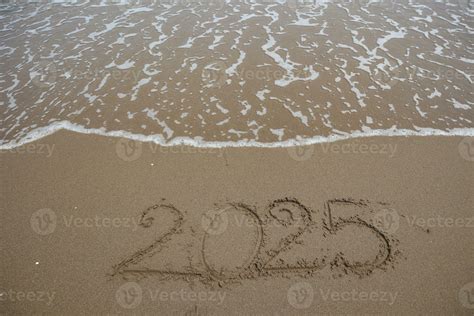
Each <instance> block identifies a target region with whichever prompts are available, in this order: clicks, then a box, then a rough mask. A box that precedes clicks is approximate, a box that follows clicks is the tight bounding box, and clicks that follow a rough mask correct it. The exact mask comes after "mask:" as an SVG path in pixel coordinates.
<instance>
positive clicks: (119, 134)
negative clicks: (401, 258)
mask: <svg viewBox="0 0 474 316" xmlns="http://www.w3.org/2000/svg"><path fill="white" fill-rule="evenodd" d="M61 131H67V132H75V133H80V134H86V135H91V134H92V135H96V136H106V137H113V138H125V139H129V140H133V141H138V142H152V143H155V144H157V145H160V146H164V147H169V146H193V147H200V148H226V147H229V148H252V147H254V148H286V147H295V146H307V145H315V144H321V143H331V142H338V141H344V140H350V139H358V138H371V137H419V136H428V137H434V136H446V137H457V136H464V137H471V136H472V137H474V127H466V128H454V129H450V130H448V131H443V130H438V129H433V128H419V129H418V130H410V129H397V128H391V129H370V128H368V129H367V131H354V132H351V133H344V132H341V133H340V134H332V135H329V136H314V137H310V138H301V139H288V140H284V141H275V142H258V141H254V140H250V141H203V140H201V138H202V137H201V136H195V137H194V139H193V138H189V137H173V138H172V139H171V141H169V140H165V139H164V138H163V136H162V135H161V134H158V135H143V134H134V133H130V132H127V131H123V130H119V131H105V130H104V129H103V128H100V129H97V128H85V127H83V126H81V125H78V124H74V123H71V122H69V121H60V122H54V123H53V124H51V125H50V126H47V127H40V128H37V129H35V130H33V131H31V132H29V133H28V135H27V136H25V137H23V138H22V139H20V140H19V141H18V142H16V141H15V142H13V143H12V142H8V143H6V144H0V150H9V149H13V148H15V147H20V146H23V145H26V144H29V143H32V142H35V141H39V140H41V139H43V138H45V137H48V136H50V135H53V134H55V133H58V132H61Z"/></svg>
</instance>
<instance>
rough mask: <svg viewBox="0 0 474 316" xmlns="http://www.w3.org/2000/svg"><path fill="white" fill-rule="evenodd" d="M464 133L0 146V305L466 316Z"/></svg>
mask: <svg viewBox="0 0 474 316" xmlns="http://www.w3.org/2000/svg"><path fill="white" fill-rule="evenodd" d="M466 141H467V139H464V140H463V139H462V138H459V137H423V138H422V137H410V138H402V137H391V138H382V137H380V138H366V139H359V140H350V141H344V142H336V143H332V144H326V145H315V146H310V147H305V148H300V149H298V151H297V150H296V149H295V148H292V149H285V148H280V149H256V148H245V149H244V148H234V149H226V150H225V151H224V150H222V149H196V148H191V147H173V148H169V147H158V146H153V145H150V144H149V143H134V144H131V143H128V142H127V141H125V140H119V139H115V138H106V137H100V136H92V135H81V134H75V133H71V132H64V131H63V132H58V133H56V134H54V135H51V136H49V137H47V138H44V139H41V140H39V141H37V142H34V143H31V144H29V145H26V146H24V147H21V148H17V149H15V150H14V152H2V154H1V155H0V159H1V178H2V186H1V189H2V194H1V204H0V205H1V212H0V214H1V221H0V222H1V226H2V227H1V238H0V240H1V249H2V260H1V271H2V273H1V279H0V285H1V288H0V290H1V291H2V295H1V296H0V312H2V313H6V314H23V313H48V314H70V313H72V314H90V313H93V314H105V313H113V314H115V313H121V314H122V313H123V314H129V313H130V314H133V313H136V314H143V313H149V314H152V313H153V314H156V313H160V314H176V315H178V314H187V315H205V314H262V315H267V314H272V315H273V314H342V313H350V314H367V313H370V314H374V313H390V314H419V313H435V314H466V315H467V314H472V313H473V309H472V308H473V307H474V306H473V305H474V304H473V301H474V283H472V282H473V281H474V272H473V265H472V263H473V261H474V260H473V259H474V248H473V247H472V241H473V240H474V230H473V226H474V223H473V211H472V205H473V204H474V203H473V196H474V194H473V193H474V192H473V180H472V179H473V178H474V177H473V175H474V172H473V170H474V169H473V168H472V167H473V162H472V161H470V160H472V156H469V155H468V152H467V151H465V146H464V144H465V142H466ZM328 146H329V147H328ZM125 150H128V151H127V152H125ZM367 150H371V151H372V153H366V151H367ZM469 307H470V308H471V309H469Z"/></svg>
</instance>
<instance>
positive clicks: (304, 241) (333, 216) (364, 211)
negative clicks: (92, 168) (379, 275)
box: [111, 197, 400, 285]
mask: <svg viewBox="0 0 474 316" xmlns="http://www.w3.org/2000/svg"><path fill="white" fill-rule="evenodd" d="M383 206H384V204H383V203H372V202H370V201H366V200H354V199H349V198H348V199H332V200H328V201H326V202H325V203H324V208H323V210H312V209H310V208H308V207H307V206H305V205H303V204H302V203H301V202H300V201H298V200H297V199H295V198H288V197H285V198H281V199H276V200H274V201H272V202H271V203H270V204H269V205H268V206H267V207H264V208H262V209H260V208H258V207H253V206H250V205H248V204H244V203H241V202H229V203H225V205H217V206H216V209H213V210H211V211H207V212H204V214H203V215H202V220H201V222H200V223H198V225H195V224H194V223H189V222H188V221H187V220H186V216H185V213H183V212H182V211H180V210H179V209H178V208H176V207H175V206H174V205H173V204H171V203H168V202H166V201H162V202H161V203H159V204H155V205H153V206H151V207H149V208H147V209H146V210H145V211H144V212H143V213H142V215H141V219H140V226H141V227H142V228H143V229H145V230H153V229H157V228H159V227H160V225H161V223H162V222H161V221H160V216H161V217H163V218H164V216H165V215H168V217H169V215H171V216H172V218H173V221H172V223H168V224H165V225H167V226H166V227H167V228H166V230H165V231H162V230H160V231H161V232H160V233H157V234H156V235H155V237H154V238H153V239H152V240H150V241H149V243H148V244H147V245H145V246H144V247H142V248H140V249H138V250H137V251H136V252H135V253H133V254H131V255H129V256H128V257H125V259H123V260H122V261H121V262H119V263H118V264H116V265H114V266H113V272H112V273H111V275H112V276H122V277H124V278H127V279H131V278H132V279H133V278H135V279H142V278H146V277H152V276H156V277H158V278H160V279H183V280H186V281H191V280H199V281H202V282H203V283H213V282H214V283H215V282H217V283H218V284H219V285H222V284H226V283H233V282H238V281H243V280H250V279H257V278H278V277H285V276H301V277H308V276H312V275H315V274H316V273H330V274H331V275H334V276H339V277H341V276H344V275H355V276H359V277H363V276H369V275H370V274H372V273H373V272H374V271H376V270H380V269H382V270H383V269H386V268H387V267H389V266H393V264H394V262H395V260H396V258H397V256H398V255H399V254H400V252H399V250H398V249H397V246H398V242H397V239H396V237H395V236H393V234H389V233H387V232H384V231H382V230H380V229H379V228H377V226H376V224H375V220H374V216H373V214H374V213H376V212H377V211H378V210H379V209H380V208H381V207H383ZM199 224H200V225H199ZM161 228H162V227H161ZM348 241H349V242H348ZM353 249H363V251H357V252H355V251H354V250H353ZM229 250H231V251H229ZM222 251H224V253H222ZM172 253H174V255H171V254H172ZM177 253H179V254H180V255H181V256H182V257H183V258H181V259H177ZM171 258H172V260H173V261H174V262H166V260H169V259H171ZM170 267H173V268H170Z"/></svg>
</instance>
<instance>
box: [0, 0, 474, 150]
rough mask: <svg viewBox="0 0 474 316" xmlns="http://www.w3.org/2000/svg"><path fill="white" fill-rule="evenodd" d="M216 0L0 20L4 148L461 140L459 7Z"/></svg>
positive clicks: (38, 10)
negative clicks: (61, 140)
mask: <svg viewBox="0 0 474 316" xmlns="http://www.w3.org/2000/svg"><path fill="white" fill-rule="evenodd" d="M216 1H217V2H218V3H221V6H218V7H215V6H213V5H215V4H214V3H213V2H211V4H209V3H207V2H206V1H201V2H199V1H194V0H191V1H189V2H186V1H181V0H176V1H174V2H177V3H176V4H172V3H173V1H161V0H153V1H152V0H144V1H138V2H134V1H132V2H131V4H130V5H113V3H111V2H109V3H108V4H107V2H106V1H102V2H99V1H97V2H87V3H82V2H81V3H79V4H69V5H68V4H67V3H66V4H54V5H39V4H36V5H35V4H30V5H24V6H21V5H20V6H13V8H12V9H11V10H12V11H7V12H3V11H0V24H2V25H3V27H2V28H0V41H1V47H0V57H2V58H1V59H0V66H1V67H2V72H1V73H0V91H1V92H2V93H1V94H0V105H1V106H3V107H4V108H5V110H4V111H2V112H0V122H1V123H2V126H1V128H0V137H1V139H0V145H2V146H5V145H13V144H15V143H18V142H21V141H22V140H25V138H26V137H27V136H28V135H29V134H31V133H32V132H33V131H35V130H37V129H38V128H43V129H50V130H56V129H57V126H54V124H55V123H58V122H61V121H67V122H69V123H70V124H69V125H66V126H63V127H68V128H69V129H70V130H75V131H78V128H79V127H82V128H88V129H103V132H104V131H107V132H111V131H123V132H126V133H131V134H133V135H135V136H143V137H145V136H150V137H153V138H154V139H155V140H159V141H160V143H162V144H164V143H170V142H172V141H178V140H180V139H186V140H188V143H187V144H196V143H201V144H206V143H208V142H232V143H235V142H245V143H248V142H251V141H255V142H258V143H268V142H284V141H288V140H299V139H301V138H305V139H311V138H315V137H316V138H317V137H323V138H324V137H330V136H334V135H340V134H342V133H347V134H352V133H354V132H362V133H365V134H371V133H373V131H374V130H383V131H391V132H396V131H400V130H409V131H411V132H420V131H421V132H431V134H433V132H435V131H444V132H452V133H453V134H456V135H466V134H459V133H456V132H454V131H453V130H454V129H461V130H468V131H469V132H470V134H471V135H472V134H473V132H472V127H473V126H474V125H473V124H474V123H473V122H474V116H473V110H472V109H473V107H474V92H473V91H472V84H473V82H474V76H473V74H474V68H473V65H474V48H473V47H474V45H473V40H472V39H473V38H474V36H473V35H474V26H473V24H472V20H473V18H474V11H473V10H472V7H471V6H469V5H467V3H465V1H459V2H458V3H456V2H455V1H454V3H449V2H434V1H431V0H428V1H426V0H421V1H411V0H410V1H409V0H403V1H388V0H387V1H385V0H384V1H350V2H349V1H344V0H334V1H327V2H325V1H318V2H316V3H318V4H317V5H316V4H314V5H312V4H311V2H306V4H301V3H300V2H297V1H289V2H290V3H285V2H282V3H275V2H274V1H240V0H232V1H224V0H216ZM124 2H126V1H124ZM168 2H169V3H168ZM183 2H184V3H183ZM348 2H349V3H348ZM292 4H294V5H292ZM72 124H75V125H72ZM418 135H419V134H418ZM30 136H31V135H30ZM38 136H40V135H35V138H38ZM141 140H143V138H141ZM300 144H301V143H300Z"/></svg>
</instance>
